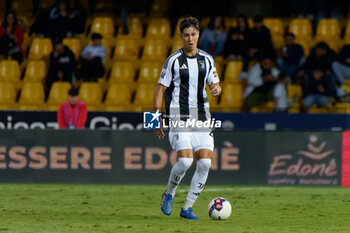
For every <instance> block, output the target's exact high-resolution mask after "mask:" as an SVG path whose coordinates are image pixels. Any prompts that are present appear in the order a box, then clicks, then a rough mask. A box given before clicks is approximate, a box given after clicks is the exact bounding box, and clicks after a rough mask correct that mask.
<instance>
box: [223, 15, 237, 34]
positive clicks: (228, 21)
mask: <svg viewBox="0 0 350 233" xmlns="http://www.w3.org/2000/svg"><path fill="white" fill-rule="evenodd" d="M224 22H225V29H226V31H228V30H230V28H234V27H236V26H237V18H236V17H224Z"/></svg>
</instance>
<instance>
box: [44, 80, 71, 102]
mask: <svg viewBox="0 0 350 233" xmlns="http://www.w3.org/2000/svg"><path fill="white" fill-rule="evenodd" d="M70 88H71V84H70V83H69V82H54V83H53V84H52V86H51V89H50V94H49V98H48V100H47V103H48V104H61V103H63V102H64V101H67V99H68V91H69V89H70Z"/></svg>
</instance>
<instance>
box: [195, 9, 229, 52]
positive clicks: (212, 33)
mask: <svg viewBox="0 0 350 233" xmlns="http://www.w3.org/2000/svg"><path fill="white" fill-rule="evenodd" d="M226 37H227V35H226V32H225V24H224V19H223V17H222V16H216V17H214V18H212V19H211V21H210V22H209V25H208V28H206V29H204V30H203V32H202V33H201V36H200V38H199V44H200V46H201V48H202V49H203V50H204V51H206V52H208V53H209V54H211V55H212V56H213V57H217V56H222V55H223V54H224V48H225V43H226Z"/></svg>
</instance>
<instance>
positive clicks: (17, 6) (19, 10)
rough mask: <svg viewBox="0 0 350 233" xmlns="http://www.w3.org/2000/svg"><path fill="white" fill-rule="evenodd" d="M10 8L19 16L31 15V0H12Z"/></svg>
mask: <svg viewBox="0 0 350 233" xmlns="http://www.w3.org/2000/svg"><path fill="white" fill-rule="evenodd" d="M11 10H12V11H14V12H16V14H17V15H19V16H32V12H33V4H32V1H23V0H12V5H11Z"/></svg>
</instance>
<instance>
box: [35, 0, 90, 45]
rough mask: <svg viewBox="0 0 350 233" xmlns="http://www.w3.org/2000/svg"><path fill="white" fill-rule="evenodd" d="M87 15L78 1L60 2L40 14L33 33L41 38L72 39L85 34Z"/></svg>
mask: <svg viewBox="0 0 350 233" xmlns="http://www.w3.org/2000/svg"><path fill="white" fill-rule="evenodd" d="M85 20H86V13H85V10H84V8H83V7H82V6H81V5H80V3H79V1H77V0H58V1H57V2H56V4H55V5H53V6H52V7H51V8H50V9H49V10H47V11H45V12H43V13H42V14H40V15H39V16H38V17H37V18H36V20H35V22H34V24H33V25H32V28H31V33H33V32H34V33H36V34H37V36H40V37H50V38H56V37H72V36H77V34H80V33H83V32H84V26H85Z"/></svg>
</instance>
